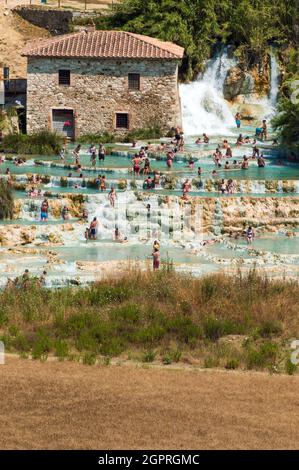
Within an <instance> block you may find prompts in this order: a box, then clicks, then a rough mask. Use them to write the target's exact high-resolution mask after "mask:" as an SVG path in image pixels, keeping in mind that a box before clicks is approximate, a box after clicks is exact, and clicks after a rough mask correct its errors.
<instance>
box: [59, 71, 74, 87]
mask: <svg viewBox="0 0 299 470" xmlns="http://www.w3.org/2000/svg"><path fill="white" fill-rule="evenodd" d="M58 83H59V85H67V86H69V85H70V84H71V71H70V70H58Z"/></svg>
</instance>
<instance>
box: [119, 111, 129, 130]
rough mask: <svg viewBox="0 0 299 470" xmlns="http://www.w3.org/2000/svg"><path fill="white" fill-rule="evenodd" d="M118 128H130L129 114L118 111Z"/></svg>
mask: <svg viewBox="0 0 299 470" xmlns="http://www.w3.org/2000/svg"><path fill="white" fill-rule="evenodd" d="M116 129H129V115H128V114H127V113H116Z"/></svg>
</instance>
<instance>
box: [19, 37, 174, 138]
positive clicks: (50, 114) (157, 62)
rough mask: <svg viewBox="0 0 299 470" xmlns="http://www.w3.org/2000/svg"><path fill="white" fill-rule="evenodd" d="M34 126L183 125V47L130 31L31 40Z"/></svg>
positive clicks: (123, 128)
mask: <svg viewBox="0 0 299 470" xmlns="http://www.w3.org/2000/svg"><path fill="white" fill-rule="evenodd" d="M23 55H25V56H27V58H28V66H27V72H28V73H27V132H29V133H32V132H35V131H38V130H40V129H42V128H48V129H52V130H57V131H58V132H60V133H62V134H64V135H65V136H68V137H69V138H76V137H78V136H80V135H82V134H88V133H92V134H94V133H102V132H109V133H116V134H123V133H125V132H128V131H129V130H133V129H140V128H145V127H150V126H152V125H154V124H156V125H158V126H160V127H161V128H163V129H170V128H171V127H176V126H181V106H180V99H179V91H178V64H179V62H180V60H181V58H182V56H183V49H182V48H181V47H179V46H177V45H175V44H172V43H167V42H162V41H158V40H157V39H154V38H150V37H147V36H141V35H137V34H133V33H128V32H125V31H93V30H92V31H91V30H88V31H83V32H80V33H75V34H69V35H64V36H58V37H56V38H51V39H46V40H41V41H40V42H37V43H34V44H32V43H31V44H28V45H27V46H26V48H25V49H24V51H23Z"/></svg>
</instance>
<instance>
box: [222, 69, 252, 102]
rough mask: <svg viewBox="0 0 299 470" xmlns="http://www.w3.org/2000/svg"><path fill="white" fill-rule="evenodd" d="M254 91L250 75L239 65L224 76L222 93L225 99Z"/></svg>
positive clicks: (232, 98) (231, 98)
mask: <svg viewBox="0 0 299 470" xmlns="http://www.w3.org/2000/svg"><path fill="white" fill-rule="evenodd" d="M254 92H255V81H254V78H253V77H252V75H251V74H250V73H248V72H245V71H244V70H242V69H241V68H240V67H233V68H231V69H230V70H229V71H228V74H227V76H226V79H225V82H224V87H223V94H224V98H225V99H227V100H234V99H235V98H236V97H237V96H238V95H243V96H247V95H251V94H253V93H254Z"/></svg>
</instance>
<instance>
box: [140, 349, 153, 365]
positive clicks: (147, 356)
mask: <svg viewBox="0 0 299 470" xmlns="http://www.w3.org/2000/svg"><path fill="white" fill-rule="evenodd" d="M155 357H156V353H155V351H153V350H151V349H150V350H148V351H145V353H144V354H143V356H142V362H153V361H154V360H155Z"/></svg>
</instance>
